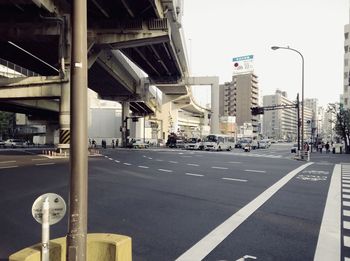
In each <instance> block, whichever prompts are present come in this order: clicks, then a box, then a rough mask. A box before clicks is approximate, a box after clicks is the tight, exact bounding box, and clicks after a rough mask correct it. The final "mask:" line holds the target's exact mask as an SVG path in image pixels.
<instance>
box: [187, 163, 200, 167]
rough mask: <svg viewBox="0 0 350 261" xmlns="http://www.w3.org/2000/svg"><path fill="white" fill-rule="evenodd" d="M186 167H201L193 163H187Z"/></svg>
mask: <svg viewBox="0 0 350 261" xmlns="http://www.w3.org/2000/svg"><path fill="white" fill-rule="evenodd" d="M186 165H187V166H194V167H199V165H198V164H193V163H187V164H186Z"/></svg>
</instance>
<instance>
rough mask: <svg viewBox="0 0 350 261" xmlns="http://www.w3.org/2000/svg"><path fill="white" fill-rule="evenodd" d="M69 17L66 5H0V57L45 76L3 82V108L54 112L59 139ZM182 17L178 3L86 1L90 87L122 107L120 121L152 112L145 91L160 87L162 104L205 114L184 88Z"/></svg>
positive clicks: (43, 0)
mask: <svg viewBox="0 0 350 261" xmlns="http://www.w3.org/2000/svg"><path fill="white" fill-rule="evenodd" d="M70 9H71V1H69V0H67V1H65V0H59V1H54V0H11V1H1V2H0V57H1V58H3V59H6V60H8V61H10V62H13V63H16V64H18V65H20V66H21V67H23V68H26V69H29V70H30V71H33V72H35V73H37V74H39V75H40V76H47V77H46V78H45V79H43V78H38V77H33V76H31V77H26V79H21V78H17V79H12V80H6V79H1V80H0V86H1V91H0V107H3V108H10V107H11V108H17V109H18V112H23V111H24V112H25V111H26V110H25V108H27V111H28V110H33V111H34V109H35V108H36V109H37V110H45V109H47V111H49V112H50V113H54V112H55V111H56V110H57V108H58V111H57V114H58V116H57V118H58V121H59V124H60V130H62V131H64V132H67V131H68V132H69V111H70V108H69V96H70V82H69V78H70V65H71V64H70V48H71V40H70V39H71V32H70ZM181 17H182V1H176V0H171V1H169V0H137V1H131V0H113V1H112V0H101V1H98V2H97V1H95V0H91V1H88V39H87V41H88V64H89V71H88V85H89V86H88V87H89V88H90V89H91V90H94V91H95V92H97V93H98V95H99V97H100V98H102V99H107V100H114V101H119V102H121V103H122V104H123V108H124V113H123V118H125V117H127V116H128V115H127V114H128V111H129V109H131V110H132V112H133V113H135V114H138V115H147V114H153V113H154V112H155V109H156V108H155V107H154V106H152V103H151V102H150V100H151V99H152V98H153V99H154V97H150V94H149V93H150V92H149V89H148V88H149V85H150V84H152V85H156V86H159V88H160V89H161V90H162V91H163V93H164V94H165V95H166V96H167V98H166V99H164V100H166V101H174V104H178V105H181V106H179V107H181V108H183V109H184V110H188V111H191V112H194V113H203V112H204V110H203V109H202V108H200V107H199V106H197V105H196V104H195V103H193V100H192V99H191V93H190V91H189V88H188V86H186V82H184V80H183V79H189V78H188V68H187V59H186V48H185V45H184V42H183V35H182V33H183V32H182V28H181ZM142 71H143V72H144V73H142ZM145 74H147V76H148V77H147V78H146V77H145ZM52 79H55V80H56V82H55V83H54V84H53V83H52V82H48V81H49V80H52ZM22 91H24V92H23V95H22V94H21V95H22V96H23V97H22V96H21V95H18V92H22ZM16 93H17V94H16ZM38 93H39V94H38ZM26 95H27V96H26ZM39 100H40V101H41V103H40V102H38V101H39ZM42 100H46V102H47V103H43V102H42ZM24 101H25V102H24ZM40 106H41V107H40ZM45 106H46V107H45ZM50 106H51V107H50ZM53 108H54V109H53ZM38 112H40V111H38ZM68 142H69V141H68ZM60 143H63V142H62V141H60Z"/></svg>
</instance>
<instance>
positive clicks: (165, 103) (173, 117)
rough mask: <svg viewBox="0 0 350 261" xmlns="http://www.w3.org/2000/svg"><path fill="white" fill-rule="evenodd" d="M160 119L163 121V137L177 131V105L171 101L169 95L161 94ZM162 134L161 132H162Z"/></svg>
mask: <svg viewBox="0 0 350 261" xmlns="http://www.w3.org/2000/svg"><path fill="white" fill-rule="evenodd" d="M160 119H161V120H162V122H163V133H164V136H165V139H167V137H168V134H170V133H171V132H175V133H176V132H177V129H178V127H179V125H178V107H177V106H176V105H175V104H174V103H173V102H172V100H171V99H170V97H168V96H167V95H165V94H163V96H162V112H161V113H160ZM162 136H163V134H162Z"/></svg>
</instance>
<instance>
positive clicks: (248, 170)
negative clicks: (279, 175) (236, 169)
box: [244, 169, 266, 173]
mask: <svg viewBox="0 0 350 261" xmlns="http://www.w3.org/2000/svg"><path fill="white" fill-rule="evenodd" d="M244 171H246V172H256V173H266V171H265V170H255V169H245V170H244Z"/></svg>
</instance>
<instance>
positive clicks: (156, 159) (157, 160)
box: [156, 159, 164, 161]
mask: <svg viewBox="0 0 350 261" xmlns="http://www.w3.org/2000/svg"><path fill="white" fill-rule="evenodd" d="M156 161H164V160H161V159H156Z"/></svg>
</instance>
